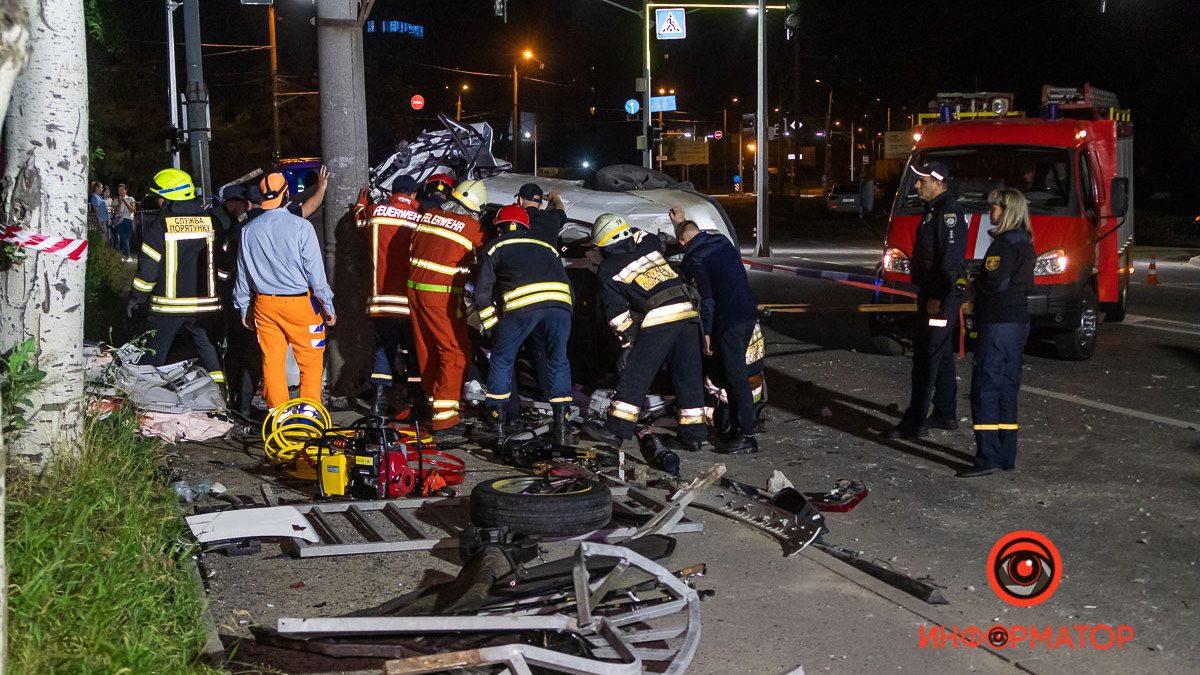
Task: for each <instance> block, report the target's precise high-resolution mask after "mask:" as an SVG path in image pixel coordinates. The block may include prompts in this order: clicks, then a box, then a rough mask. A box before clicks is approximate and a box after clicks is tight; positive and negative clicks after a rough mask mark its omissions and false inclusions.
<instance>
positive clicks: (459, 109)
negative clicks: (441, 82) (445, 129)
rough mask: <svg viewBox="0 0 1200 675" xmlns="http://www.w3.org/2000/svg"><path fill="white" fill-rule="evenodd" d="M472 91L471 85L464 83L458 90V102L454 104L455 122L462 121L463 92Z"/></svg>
mask: <svg viewBox="0 0 1200 675" xmlns="http://www.w3.org/2000/svg"><path fill="white" fill-rule="evenodd" d="M470 90H471V85H469V84H466V83H463V85H462V86H460V87H459V88H458V100H457V101H456V102H455V104H454V121H456V122H457V121H459V120H461V119H462V95H463V92H464V91H470Z"/></svg>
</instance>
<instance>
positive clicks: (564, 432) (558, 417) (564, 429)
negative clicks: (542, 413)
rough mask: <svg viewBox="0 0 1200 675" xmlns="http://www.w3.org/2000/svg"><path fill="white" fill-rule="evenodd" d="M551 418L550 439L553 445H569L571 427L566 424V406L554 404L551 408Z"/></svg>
mask: <svg viewBox="0 0 1200 675" xmlns="http://www.w3.org/2000/svg"><path fill="white" fill-rule="evenodd" d="M551 411H552V413H553V418H552V420H551V422H550V439H551V440H552V441H553V442H554V444H555V445H571V427H570V426H569V425H568V423H567V406H566V405H565V404H562V403H555V404H554V405H553V406H551Z"/></svg>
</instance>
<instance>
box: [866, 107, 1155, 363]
mask: <svg viewBox="0 0 1200 675" xmlns="http://www.w3.org/2000/svg"><path fill="white" fill-rule="evenodd" d="M980 96H983V97H992V98H991V100H990V105H989V102H988V101H986V100H985V101H983V102H982V103H980V101H979V97H980ZM1009 101H1011V96H1009V97H1007V98H1006V97H1005V95H1002V94H991V93H988V94H982V95H972V94H940V95H939V96H938V101H937V102H936V104H935V105H937V106H938V109H939V110H938V112H937V113H932V114H930V115H921V116H920V119H919V120H918V125H917V126H916V127H915V128H914V132H913V139H914V141H915V144H914V145H913V151H912V155H911V156H910V157H909V161H908V166H912V165H913V164H919V163H921V162H924V161H929V160H933V159H938V160H941V161H943V162H947V163H948V164H949V165H950V167H951V168H952V170H953V177H954V178H953V187H952V189H954V190H955V191H956V193H957V198H958V201H959V203H960V204H962V206H963V209H964V210H965V211H966V214H967V219H968V221H969V226H970V229H969V237H968V242H967V253H966V257H967V259H968V261H969V262H968V270H972V271H973V270H976V269H978V265H979V261H980V259H981V258H983V255H984V252H985V251H986V250H987V247H988V245H989V244H990V243H991V241H992V237H991V235H990V234H989V231H990V229H991V219H990V218H989V216H988V206H987V197H988V193H989V192H991V191H992V190H994V189H996V188H1006V187H1015V188H1017V189H1019V190H1021V191H1023V192H1024V193H1025V196H1026V198H1027V199H1028V201H1029V213H1030V218H1031V225H1032V227H1033V244H1034V249H1035V251H1036V253H1037V255H1038V258H1037V263H1036V267H1035V275H1036V276H1035V282H1036V289H1035V291H1034V292H1033V293H1031V294H1030V296H1029V313H1030V315H1031V316H1030V318H1031V321H1032V324H1033V328H1034V329H1035V330H1038V331H1039V333H1042V334H1049V336H1050V337H1052V338H1053V340H1054V343H1055V346H1056V347H1057V351H1058V353H1059V355H1060V356H1061V357H1062V358H1065V359H1075V360H1080V359H1087V358H1089V357H1091V355H1092V353H1093V351H1094V350H1095V346H1096V337H1097V329H1098V326H1099V319H1100V317H1101V316H1103V317H1104V319H1105V320H1106V321H1121V320H1122V319H1123V318H1124V317H1125V303H1126V299H1127V296H1128V292H1129V275H1130V273H1131V272H1132V269H1131V266H1130V265H1131V262H1130V251H1129V247H1130V245H1131V244H1132V241H1133V208H1132V198H1133V190H1132V180H1133V125H1132V123H1131V122H1130V118H1129V112H1128V111H1126V110H1121V109H1120V108H1119V107H1118V105H1117V100H1116V97H1115V96H1114V95H1112V94H1111V93H1108V92H1105V91H1103V90H1100V89H1094V88H1092V87H1091V86H1090V85H1086V84H1085V85H1084V86H1083V87H1082V88H1078V87H1055V86H1051V85H1046V86H1045V87H1043V89H1042V115H1041V117H1038V118H1029V117H1025V116H1024V114H1023V113H1020V112H1014V111H1009V110H1008V105H1009ZM976 108H980V109H981V110H976ZM915 179H916V175H915V174H914V173H913V172H912V171H910V170H909V169H908V167H906V168H905V171H904V175H903V177H902V178H901V180H900V186H899V190H898V191H897V193H896V201H895V204H894V206H893V209H892V213H891V218H890V221H889V224H888V232H887V241H886V243H885V244H884V254H883V261H882V265H881V274H882V276H883V278H884V280H885V281H890V282H909V283H911V281H912V278H911V276H910V274H909V269H910V268H909V262H910V261H909V256H910V255H911V254H912V248H913V240H914V236H915V234H916V230H917V225H918V224H919V223H920V222H921V219H922V216H923V202H922V201H921V200H920V199H919V198H918V197H917V193H916V189H915V185H914V184H915ZM968 276H970V275H968ZM968 300H969V296H968ZM965 310H966V312H967V316H968V320H967V325H968V326H969V325H970V323H969V312H970V308H969V302H968V304H967V305H966V306H965ZM873 316H875V318H874V320H873V322H872V333H873V335H874V336H876V338H885V339H890V338H892V337H894V336H895V335H896V334H897V333H899V332H901V331H900V330H899V329H900V327H901V326H902V325H903V324H904V321H903V320H902V318H901V316H900V315H897V314H890V315H889V314H880V315H873Z"/></svg>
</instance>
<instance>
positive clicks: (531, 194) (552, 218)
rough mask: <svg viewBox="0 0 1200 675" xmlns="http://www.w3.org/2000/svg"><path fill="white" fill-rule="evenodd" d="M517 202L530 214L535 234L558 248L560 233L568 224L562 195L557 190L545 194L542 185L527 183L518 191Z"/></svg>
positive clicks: (531, 226)
mask: <svg viewBox="0 0 1200 675" xmlns="http://www.w3.org/2000/svg"><path fill="white" fill-rule="evenodd" d="M517 204H519V205H520V206H521V208H523V209H525V212H526V213H528V214H529V229H530V231H531V233H532V234H533V236H534V237H537V238H538V239H541V240H542V241H544V242H546V243H547V244H550V245H551V246H554V247H555V248H557V247H558V235H559V233H560V232H562V229H563V226H565V225H566V224H567V212H566V211H565V210H564V209H563V203H562V197H561V196H560V195H559V194H558V193H557V192H551V193H550V194H548V195H544V194H542V188H541V186H540V185H538V184H537V183H526V184H524V185H522V186H521V190H520V191H519V192H517ZM543 205H545V208H543Z"/></svg>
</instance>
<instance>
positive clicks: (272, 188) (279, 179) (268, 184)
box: [258, 173, 288, 210]
mask: <svg viewBox="0 0 1200 675" xmlns="http://www.w3.org/2000/svg"><path fill="white" fill-rule="evenodd" d="M258 189H259V190H261V191H262V207H263V208H264V209H267V210H270V209H277V208H279V207H281V206H283V203H284V201H286V200H287V197H288V182H287V179H286V178H284V177H283V174H281V173H269V174H267V175H265V176H263V179H262V180H261V181H259V182H258Z"/></svg>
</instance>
